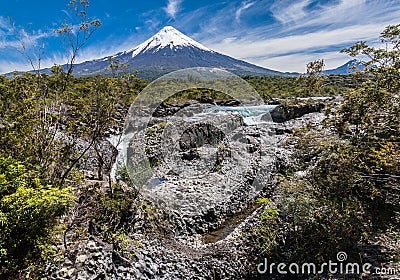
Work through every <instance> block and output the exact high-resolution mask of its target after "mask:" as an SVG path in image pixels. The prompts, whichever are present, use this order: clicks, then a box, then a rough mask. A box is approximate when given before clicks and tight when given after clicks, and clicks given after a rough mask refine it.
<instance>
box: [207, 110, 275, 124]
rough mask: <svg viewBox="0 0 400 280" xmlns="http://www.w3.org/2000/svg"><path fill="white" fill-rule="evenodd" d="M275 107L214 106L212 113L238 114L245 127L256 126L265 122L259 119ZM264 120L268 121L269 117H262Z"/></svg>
mask: <svg viewBox="0 0 400 280" xmlns="http://www.w3.org/2000/svg"><path fill="white" fill-rule="evenodd" d="M276 106H277V105H257V106H215V107H212V108H211V110H213V111H228V112H236V113H239V114H240V115H241V116H242V117H243V120H244V123H245V124H247V125H256V124H260V123H265V122H267V121H265V120H264V121H263V120H261V118H262V117H263V116H264V115H265V114H268V113H269V112H271V111H272V110H273V109H274V108H275V107H276ZM264 119H267V120H270V117H268V116H264Z"/></svg>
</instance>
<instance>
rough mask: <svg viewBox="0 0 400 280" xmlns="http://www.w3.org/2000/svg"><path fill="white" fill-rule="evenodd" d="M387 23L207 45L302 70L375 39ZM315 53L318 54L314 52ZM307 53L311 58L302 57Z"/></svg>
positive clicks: (257, 62) (259, 60)
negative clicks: (364, 41) (345, 48)
mask: <svg viewBox="0 0 400 280" xmlns="http://www.w3.org/2000/svg"><path fill="white" fill-rule="evenodd" d="M384 26H385V25H384V24H370V25H356V26H350V27H346V28H338V29H333V30H320V31H316V32H312V33H307V34H303V35H293V36H284V37H278V38H271V39H257V38H251V37H249V38H242V39H235V38H228V40H227V39H223V40H221V41H220V42H219V43H208V44H207V43H206V44H205V45H206V46H208V47H210V48H211V49H214V50H216V51H219V52H221V53H224V54H227V55H230V56H232V57H235V58H240V59H244V60H246V61H250V62H253V63H255V64H257V65H261V66H264V67H268V68H270V67H271V65H269V64H267V63H268V62H278V61H279V63H280V65H281V66H282V67H281V68H276V69H278V70H281V69H282V70H285V71H300V70H301V69H303V68H304V65H305V63H307V62H308V61H310V60H315V59H316V58H319V57H321V58H323V57H324V54H326V53H332V50H333V49H335V47H336V51H335V53H338V52H339V51H340V49H341V48H342V47H341V46H343V45H346V44H347V45H351V44H353V43H354V42H357V41H361V40H366V41H368V40H372V39H375V38H376V37H377V36H378V34H379V32H381V31H382V29H383V28H384ZM311 53H314V54H313V55H311ZM299 54H302V55H299ZM306 56H307V58H308V59H307V60H304V61H300V60H299V59H300V58H301V57H303V58H305V57H306ZM293 57H296V58H297V60H296V61H294V60H293V59H289V60H287V64H286V65H283V64H282V63H281V62H283V61H284V60H285V58H293ZM341 57H343V55H341ZM309 58H311V59H309Z"/></svg>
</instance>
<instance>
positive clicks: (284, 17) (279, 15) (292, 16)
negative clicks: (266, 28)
mask: <svg viewBox="0 0 400 280" xmlns="http://www.w3.org/2000/svg"><path fill="white" fill-rule="evenodd" d="M310 2H311V0H302V1H300V2H298V3H293V1H289V2H286V3H285V2H284V1H277V2H275V3H274V4H273V5H272V7H271V12H272V14H273V16H274V17H275V18H276V19H277V20H279V21H280V22H282V23H284V24H285V23H289V22H293V21H297V20H299V19H302V18H304V17H306V16H307V13H306V11H305V8H306V7H307V6H308V5H309V4H310Z"/></svg>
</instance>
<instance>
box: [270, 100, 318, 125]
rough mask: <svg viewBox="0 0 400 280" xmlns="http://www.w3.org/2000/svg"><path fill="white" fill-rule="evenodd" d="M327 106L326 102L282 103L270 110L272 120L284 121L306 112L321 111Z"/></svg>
mask: <svg viewBox="0 0 400 280" xmlns="http://www.w3.org/2000/svg"><path fill="white" fill-rule="evenodd" d="M324 108H325V103H324V102H312V103H297V104H292V105H289V104H281V105H278V106H277V107H276V108H275V109H273V110H272V111H271V112H270V115H271V117H272V120H273V121H274V122H277V123H283V122H286V121H288V120H291V119H295V118H299V117H301V116H304V115H305V114H309V113H315V112H321V111H322V109H324Z"/></svg>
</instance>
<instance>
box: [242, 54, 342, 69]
mask: <svg viewBox="0 0 400 280" xmlns="http://www.w3.org/2000/svg"><path fill="white" fill-rule="evenodd" d="M317 59H323V60H324V62H325V66H326V67H325V69H333V68H337V67H338V66H340V65H343V64H345V63H346V62H347V61H348V60H349V58H348V56H347V55H345V54H341V53H338V52H323V53H308V54H307V53H297V54H289V55H280V56H275V57H271V58H261V59H249V60H247V61H249V62H251V63H254V64H256V65H260V66H264V67H268V68H270V69H274V70H279V71H283V72H300V73H304V72H305V71H306V64H307V63H308V62H310V61H315V60H317Z"/></svg>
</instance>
